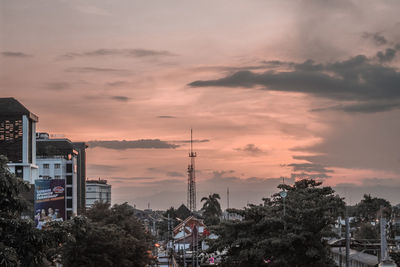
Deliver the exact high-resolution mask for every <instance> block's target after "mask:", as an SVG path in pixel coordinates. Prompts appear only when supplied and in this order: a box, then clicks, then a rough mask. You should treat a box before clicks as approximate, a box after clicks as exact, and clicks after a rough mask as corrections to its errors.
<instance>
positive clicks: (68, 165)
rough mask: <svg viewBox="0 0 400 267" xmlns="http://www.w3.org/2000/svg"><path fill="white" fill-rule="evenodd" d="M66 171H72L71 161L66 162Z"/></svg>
mask: <svg viewBox="0 0 400 267" xmlns="http://www.w3.org/2000/svg"><path fill="white" fill-rule="evenodd" d="M67 172H69V173H71V172H72V163H68V164H67Z"/></svg>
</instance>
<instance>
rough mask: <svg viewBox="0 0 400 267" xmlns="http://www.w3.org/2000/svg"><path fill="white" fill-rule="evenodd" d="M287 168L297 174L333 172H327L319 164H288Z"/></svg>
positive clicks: (327, 170)
mask: <svg viewBox="0 0 400 267" xmlns="http://www.w3.org/2000/svg"><path fill="white" fill-rule="evenodd" d="M287 166H289V167H292V168H293V171H294V172H297V171H304V172H318V173H326V172H333V170H329V169H327V168H326V167H325V166H323V165H321V164H313V163H291V164H288V165H287Z"/></svg>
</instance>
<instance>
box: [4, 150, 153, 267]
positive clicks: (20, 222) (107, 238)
mask: <svg viewBox="0 0 400 267" xmlns="http://www.w3.org/2000/svg"><path fill="white" fill-rule="evenodd" d="M6 164H7V159H6V158H4V157H2V156H0V266H10V267H13V266H32V267H33V266H50V264H51V263H52V262H54V261H55V260H58V261H60V262H61V263H62V264H63V266H66V267H68V266H138V267H139V266H145V265H147V264H149V263H151V258H150V255H149V249H150V248H151V243H152V240H151V238H150V235H148V234H147V233H146V232H145V231H144V229H143V226H142V225H141V223H140V222H139V221H138V220H137V219H136V218H135V216H134V209H133V208H132V207H131V206H129V205H128V204H126V203H124V204H122V205H114V206H113V207H111V208H110V205H108V204H103V203H98V204H96V205H94V207H93V208H92V209H90V210H89V211H88V212H87V214H86V216H78V217H75V218H74V219H73V220H69V221H65V222H52V223H49V224H47V225H46V226H45V227H44V228H43V229H42V230H38V229H36V228H35V225H34V222H33V221H32V220H30V219H21V213H22V211H23V209H24V207H25V203H24V199H23V198H22V197H21V194H22V193H23V192H24V191H26V190H28V189H29V184H27V183H26V182H24V181H23V180H22V179H20V178H17V177H15V176H14V175H13V174H12V173H10V172H9V170H8V168H7V165H6Z"/></svg>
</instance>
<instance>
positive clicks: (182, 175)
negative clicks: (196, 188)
mask: <svg viewBox="0 0 400 267" xmlns="http://www.w3.org/2000/svg"><path fill="white" fill-rule="evenodd" d="M167 176H170V177H185V175H184V174H183V173H181V172H167Z"/></svg>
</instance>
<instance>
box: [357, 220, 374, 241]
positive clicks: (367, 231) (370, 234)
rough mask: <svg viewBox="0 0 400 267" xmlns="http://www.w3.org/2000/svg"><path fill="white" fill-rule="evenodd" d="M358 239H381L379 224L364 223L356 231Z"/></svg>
mask: <svg viewBox="0 0 400 267" xmlns="http://www.w3.org/2000/svg"><path fill="white" fill-rule="evenodd" d="M355 238H356V239H379V238H380V237H379V226H377V225H375V226H374V225H372V224H370V223H362V224H361V225H360V226H359V227H358V228H357V230H356V232H355Z"/></svg>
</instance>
